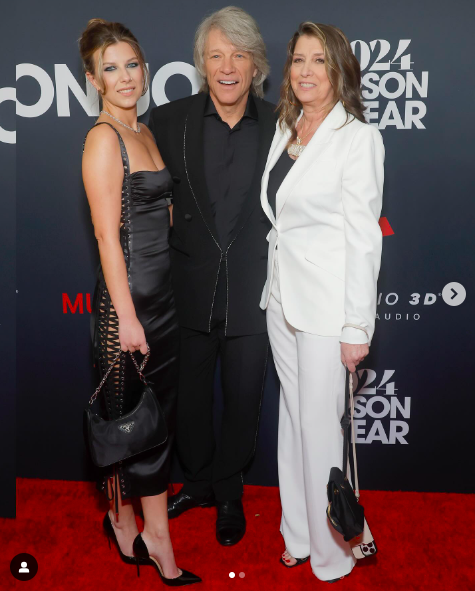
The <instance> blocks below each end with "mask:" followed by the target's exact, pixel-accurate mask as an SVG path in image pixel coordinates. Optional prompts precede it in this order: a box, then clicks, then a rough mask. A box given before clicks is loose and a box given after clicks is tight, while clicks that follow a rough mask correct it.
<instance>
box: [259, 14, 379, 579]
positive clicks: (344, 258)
mask: <svg viewBox="0 0 475 591" xmlns="http://www.w3.org/2000/svg"><path fill="white" fill-rule="evenodd" d="M360 79H361V76H360V67H359V64H358V61H357V60H356V58H355V56H354V55H353V53H352V51H351V47H350V44H349V42H348V39H347V38H346V37H345V35H344V34H343V33H342V32H341V31H340V30H339V29H337V28H336V27H333V26H330V25H321V24H315V23H311V22H305V23H302V24H301V25H300V27H299V29H298V31H297V32H296V33H295V34H294V36H293V37H292V39H291V40H290V42H289V46H288V54H287V61H286V64H285V68H284V81H283V83H282V88H281V99H280V103H279V111H280V117H279V122H278V123H277V129H276V132H275V136H274V140H273V143H272V146H271V149H270V152H269V156H268V160H267V165H266V169H265V172H264V176H263V179H262V193H261V200H262V206H263V209H264V212H265V213H266V215H267V216H268V217H269V219H270V221H271V222H272V229H271V231H270V233H269V236H268V240H269V263H268V272H267V281H266V284H265V286H264V291H263V294H262V300H261V308H263V309H266V308H267V324H268V330H269V337H270V342H271V346H272V351H273V355H274V361H275V365H276V368H277V373H278V375H279V378H280V383H281V396H280V411H279V443H278V461H279V481H280V494H281V501H282V522H281V532H282V535H283V537H284V540H285V546H286V551H285V552H284V554H283V555H282V559H281V561H282V563H283V564H284V565H285V566H288V567H292V566H297V565H299V564H302V563H303V562H305V561H306V560H307V559H308V558H309V557H310V563H311V566H312V570H313V573H314V574H315V575H316V576H317V577H318V578H319V579H320V580H322V581H329V582H334V581H337V580H338V579H340V578H343V577H344V576H346V575H348V574H349V573H350V572H351V570H352V568H353V566H354V564H355V560H354V558H353V555H352V552H351V550H350V547H349V545H348V544H347V543H346V542H344V540H343V537H342V536H341V535H340V534H338V533H337V532H336V531H335V530H334V529H333V528H332V527H331V525H330V524H329V522H328V520H327V517H326V514H325V513H326V507H327V496H326V484H327V482H328V476H329V473H330V468H332V467H333V466H341V462H342V455H343V434H342V430H341V427H340V419H341V417H342V415H343V411H344V380H345V366H346V367H348V369H349V370H350V371H352V372H353V371H355V368H356V365H358V363H359V362H360V361H362V360H363V359H364V358H365V357H366V355H367V354H368V352H369V345H370V342H371V338H372V336H373V331H374V324H375V316H376V282H377V278H378V273H379V267H380V260H381V245H382V234H381V230H380V228H379V225H378V220H379V217H380V212H381V204H382V190H383V174H384V172H383V161H384V147H383V142H382V139H381V135H380V133H379V131H378V130H377V129H376V128H375V127H372V126H370V125H368V124H366V122H365V119H364V116H363V111H364V106H363V104H362V102H361V91H360Z"/></svg>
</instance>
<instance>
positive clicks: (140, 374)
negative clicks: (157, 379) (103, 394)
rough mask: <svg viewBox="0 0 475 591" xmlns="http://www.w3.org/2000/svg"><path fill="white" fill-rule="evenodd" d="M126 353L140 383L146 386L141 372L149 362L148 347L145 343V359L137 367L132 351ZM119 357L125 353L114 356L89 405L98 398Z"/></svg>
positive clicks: (121, 352) (120, 352)
mask: <svg viewBox="0 0 475 591" xmlns="http://www.w3.org/2000/svg"><path fill="white" fill-rule="evenodd" d="M128 353H129V354H130V356H131V357H132V361H133V362H134V365H135V369H136V370H137V373H138V374H139V376H140V379H141V380H142V382H143V383H144V384H146V383H147V380H146V379H145V376H144V375H143V373H142V372H143V370H144V369H145V366H146V365H147V361H148V360H149V358H150V347H149V346H148V343H147V353H145V357H144V359H143V361H142V363H141V364H140V366H139V364H138V363H137V360H136V359H135V357H134V356H133V354H132V351H128ZM121 355H125V352H124V351H119V352H118V353H117V355H116V356H115V358H114V360H113V361H112V363H111V364H110V365H109V368H108V369H107V371H106V373H105V374H104V377H103V378H102V380H101V383H100V384H99V386H97V388H96V391H95V392H94V394H93V395H92V396H91V398H90V400H89V404H93V403H94V401H95V400H96V398H97V396H98V394H99V392H100V391H101V389H102V386H103V385H104V384H105V382H106V380H107V378H108V377H109V374H110V372H111V371H112V369H113V368H114V365H115V364H116V363H117V361H118V360H119V358H120V356H121Z"/></svg>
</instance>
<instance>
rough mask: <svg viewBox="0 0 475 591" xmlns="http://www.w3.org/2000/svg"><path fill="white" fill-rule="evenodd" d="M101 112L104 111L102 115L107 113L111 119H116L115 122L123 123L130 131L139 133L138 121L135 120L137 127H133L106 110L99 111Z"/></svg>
mask: <svg viewBox="0 0 475 591" xmlns="http://www.w3.org/2000/svg"><path fill="white" fill-rule="evenodd" d="M101 113H104V115H109V117H110V118H111V119H114V121H117V123H120V124H121V125H123V126H124V127H126V128H127V129H130V131H133V132H134V133H140V124H139V122H138V121H137V129H134V128H133V127H130V125H127V124H126V123H123V122H122V121H121V120H120V119H117V117H114V115H111V114H110V113H108V112H107V111H101Z"/></svg>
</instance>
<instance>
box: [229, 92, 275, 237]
mask: <svg viewBox="0 0 475 591" xmlns="http://www.w3.org/2000/svg"><path fill="white" fill-rule="evenodd" d="M254 102H255V105H256V107H257V112H258V124H259V147H258V151H257V161H256V167H255V169H254V175H253V177H252V181H251V186H250V187H249V191H248V194H247V197H246V200H245V201H244V205H243V207H242V209H241V213H240V215H239V218H238V220H237V223H236V225H235V227H234V229H233V232H232V235H231V240H230V244H231V242H232V241H233V240H235V238H236V236H237V235H238V234H239V232H240V231H241V229H242V228H243V227H244V225H245V223H246V221H247V219H248V218H249V216H250V215H251V213H252V212H253V211H254V208H255V207H256V205H258V204H259V205H260V194H261V180H262V175H263V173H264V168H265V165H266V161H267V156H268V154H269V150H270V146H271V143H272V139H273V137H274V133H275V123H276V118H275V115H274V113H273V112H272V111H271V110H270V109H268V108H265V107H264V104H263V101H262V100H260V99H258V98H256V97H254Z"/></svg>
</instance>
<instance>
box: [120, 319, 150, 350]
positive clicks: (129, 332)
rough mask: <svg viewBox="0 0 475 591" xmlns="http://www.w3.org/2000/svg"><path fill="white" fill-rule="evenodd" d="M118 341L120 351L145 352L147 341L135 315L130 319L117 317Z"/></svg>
mask: <svg viewBox="0 0 475 591" xmlns="http://www.w3.org/2000/svg"><path fill="white" fill-rule="evenodd" d="M119 342H120V348H121V350H122V351H124V352H127V351H131V352H132V353H133V352H134V351H139V350H140V352H141V353H142V355H145V354H146V353H147V341H146V340H145V332H144V329H143V327H142V325H141V324H140V322H139V321H138V318H137V316H134V317H133V318H130V319H125V320H124V319H119Z"/></svg>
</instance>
